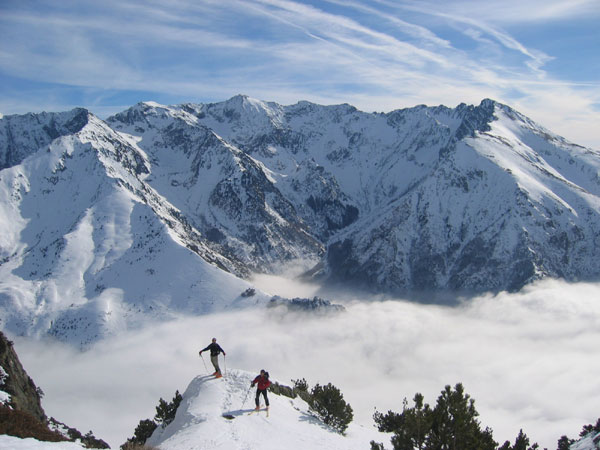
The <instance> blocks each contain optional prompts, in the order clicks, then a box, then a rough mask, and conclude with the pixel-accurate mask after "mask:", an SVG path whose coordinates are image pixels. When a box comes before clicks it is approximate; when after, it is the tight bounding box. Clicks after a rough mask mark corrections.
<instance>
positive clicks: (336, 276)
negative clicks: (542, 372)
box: [108, 96, 600, 291]
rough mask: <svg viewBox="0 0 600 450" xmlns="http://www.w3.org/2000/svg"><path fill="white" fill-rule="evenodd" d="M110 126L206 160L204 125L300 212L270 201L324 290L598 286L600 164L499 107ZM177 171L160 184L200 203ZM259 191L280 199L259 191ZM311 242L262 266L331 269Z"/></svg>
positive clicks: (229, 231) (193, 108) (293, 110)
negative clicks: (296, 260)
mask: <svg viewBox="0 0 600 450" xmlns="http://www.w3.org/2000/svg"><path fill="white" fill-rule="evenodd" d="M108 123H109V124H110V125H111V126H112V127H113V128H114V129H116V130H120V131H126V132H128V133H131V134H134V135H137V136H139V137H140V138H141V141H140V142H139V145H140V146H141V147H142V148H144V149H150V148H152V149H159V148H161V149H163V150H167V149H168V152H167V154H168V155H169V156H168V157H169V158H171V157H173V153H176V152H185V151H192V148H193V147H194V146H195V147H196V149H200V148H204V144H203V142H202V141H194V140H193V139H189V136H190V134H191V130H194V129H198V128H200V129H205V128H204V127H207V128H208V129H210V130H212V132H213V133H215V134H216V135H218V136H219V137H221V138H222V139H224V140H225V141H226V142H228V143H229V144H230V145H231V146H232V147H233V148H236V149H239V150H241V151H242V152H243V154H245V155H248V156H249V157H250V158H251V159H252V160H253V161H255V162H256V164H258V165H259V166H260V167H261V168H262V169H263V172H264V173H265V174H266V177H265V178H266V182H267V183H269V184H270V186H271V189H272V190H273V192H277V193H278V194H279V193H281V194H282V195H283V197H284V198H285V199H287V200H288V201H289V203H290V204H291V205H292V207H293V208H292V209H289V210H287V211H290V213H289V214H285V215H284V214H281V213H280V211H279V210H277V209H275V208H272V207H271V208H268V207H269V206H270V203H269V202H268V201H266V202H264V205H265V208H267V209H270V210H273V209H275V210H276V211H278V212H279V215H280V216H281V217H282V218H283V219H284V220H286V222H288V224H294V225H295V224H298V227H299V228H300V229H302V230H306V231H307V232H308V233H309V234H311V235H312V236H313V237H314V238H316V239H317V241H318V242H319V243H320V244H321V245H323V246H326V248H327V251H326V254H325V255H324V257H322V258H321V261H320V264H319V265H318V266H317V267H316V268H315V269H314V271H313V273H314V274H316V275H319V276H320V277H321V278H322V279H325V280H328V281H339V282H341V283H343V284H346V283H348V281H352V282H354V283H356V284H360V285H362V286H368V287H370V288H372V289H374V290H377V291H381V290H389V291H406V290H413V291H414V290H417V291H418V290H439V289H452V290H475V291H484V290H503V289H510V290H516V289H519V288H520V287H522V286H523V285H525V284H527V283H529V282H531V281H533V280H535V279H539V278H543V277H547V276H550V277H561V278H565V279H568V280H577V279H590V278H595V277H597V276H598V274H600V260H599V259H598V258H597V256H598V251H599V250H598V248H599V247H598V245H596V244H597V242H596V241H597V239H598V236H599V232H600V228H599V225H598V224H599V223H600V222H599V221H598V220H597V219H598V213H599V211H600V202H599V199H598V194H599V192H600V183H599V175H598V174H599V173H600V172H599V169H600V159H599V156H600V154H599V153H598V152H595V151H593V150H590V149H585V148H582V147H580V146H577V145H573V144H570V143H568V142H566V141H565V140H564V139H562V138H560V137H559V136H556V135H553V134H552V133H551V132H549V131H547V130H545V129H544V128H543V127H541V126H539V125H537V124H535V123H534V122H533V121H531V120H529V119H528V118H526V117H524V116H523V115H521V114H519V113H518V112H516V111H514V110H512V109H511V108H509V107H508V106H505V105H502V104H499V103H497V102H494V101H492V100H484V101H483V102H482V103H481V104H480V105H479V106H467V105H459V106H458V107H457V108H455V109H450V108H446V107H443V106H440V107H435V108H429V107H425V106H417V107H415V108H411V109H405V110H398V111H393V112H391V113H389V114H377V113H373V114H367V113H364V112H361V111H358V110H356V109H355V108H353V107H351V106H349V105H338V106H320V105H315V104H311V103H308V102H300V103H298V104H296V105H292V106H281V105H277V104H275V103H267V102H261V101H258V100H254V99H251V98H248V97H245V96H236V97H234V98H232V99H230V100H228V101H226V102H222V103H217V104H208V105H191V104H187V105H180V106H174V107H166V106H160V105H156V104H139V105H136V106H134V107H133V108H131V109H129V110H127V111H125V112H123V113H121V114H118V115H116V116H114V117H112V118H110V119H109V120H108ZM157 129H159V130H162V131H157ZM182 129H185V130H190V131H187V132H185V131H182ZM167 136H177V140H175V139H171V140H169V139H167ZM198 151H200V150H198ZM152 154H153V157H154V158H156V163H157V164H156V165H159V166H161V167H165V166H168V167H172V166H171V165H170V164H168V163H167V162H166V161H165V159H166V157H165V156H161V155H159V154H158V150H157V151H153V153H152ZM189 167H190V165H189V164H186V165H185V168H187V169H189ZM192 167H196V166H192ZM169 170H170V169H169ZM180 173H181V171H180V170H179V169H177V170H172V171H171V172H169V174H168V175H166V179H165V176H164V175H163V177H162V179H161V180H159V179H158V176H157V177H156V178H154V179H153V180H151V181H150V183H151V184H152V183H154V185H155V186H156V188H157V189H158V190H159V191H161V192H162V189H163V188H164V187H165V186H167V185H168V186H171V187H172V189H171V191H178V192H183V193H184V194H177V197H181V196H189V192H190V190H189V188H188V186H189V185H190V184H191V183H192V182H191V181H188V182H187V184H186V181H185V180H191V177H190V176H189V175H188V176H187V178H185V177H181V175H180ZM194 173H198V171H197V169H195V170H194ZM163 174H164V169H163ZM201 179H206V178H205V177H202V178H201ZM247 179H248V178H247ZM220 180H221V181H219V182H222V180H223V178H220ZM208 181H209V184H208V186H207V187H208V189H209V190H210V193H211V194H214V193H215V192H218V193H219V195H218V196H217V198H213V202H215V203H216V204H217V205H218V204H219V200H218V198H221V199H222V198H223V196H224V195H227V193H229V192H230V191H228V190H215V189H214V188H213V186H214V185H215V184H216V182H215V181H214V180H213V179H210V178H209V179H208ZM248 181H249V182H251V183H252V186H257V187H258V188H259V189H260V190H261V192H263V191H265V190H268V189H266V188H265V187H264V186H265V185H264V184H263V180H261V182H256V181H254V180H252V181H250V180H248ZM227 183H228V186H229V183H230V181H227ZM241 184H242V186H243V185H244V183H241ZM205 186H206V182H205ZM208 195H210V194H204V198H205V197H207V196H208ZM236 196H237V197H239V191H236ZM236 196H234V198H237V197H236ZM167 197H169V198H173V197H176V195H175V194H174V193H173V195H167ZM187 198H189V197H187ZM197 198H202V197H200V196H197V195H195V196H194V199H197ZM265 198H267V197H265ZM278 198H279V197H278ZM221 201H222V200H221ZM239 204H240V203H239V202H238V205H239ZM178 207H180V208H181V209H182V210H184V211H186V213H188V214H190V215H194V214H195V215H196V216H198V211H200V214H203V215H202V216H201V217H199V218H198V219H197V220H195V223H196V224H198V225H199V226H200V227H201V222H204V223H205V224H206V225H205V228H207V229H211V228H209V227H214V228H218V229H220V230H221V232H222V233H223V234H224V235H225V237H223V236H222V235H220V234H219V235H218V237H219V238H220V239H221V241H226V242H227V241H228V240H231V241H232V242H233V243H234V244H235V245H237V244H238V241H239V240H242V241H244V242H245V243H246V245H248V243H249V241H248V237H250V238H252V234H251V233H247V232H246V231H245V230H240V229H236V227H239V225H238V224H239V223H240V222H244V220H243V219H242V218H237V217H235V214H233V211H231V210H229V211H230V212H229V213H227V212H225V216H226V217H224V216H223V214H221V215H219V214H217V213H212V212H211V209H210V208H207V207H206V204H199V203H194V202H187V204H186V202H179V203H178ZM251 209H252V210H255V205H254V204H253V205H251ZM238 210H239V209H234V211H238ZM259 210H260V209H259ZM220 211H221V212H222V211H223V208H221V209H220ZM266 215H267V214H263V216H266ZM209 216H212V217H209ZM240 219H242V220H240ZM234 223H235V224H236V225H234ZM262 223H263V224H265V226H266V227H267V228H268V229H269V230H271V229H272V228H273V226H272V225H270V224H268V222H266V221H263V222H262ZM303 224H305V226H304V227H302V225H303ZM201 228H202V227H201ZM207 231H208V230H207ZM272 233H273V232H271V233H266V234H267V235H268V236H271V235H272ZM277 235H278V236H281V233H278V234H277ZM256 236H257V237H259V236H260V235H259V234H256ZM254 242H255V241H254ZM310 243H312V242H310V241H301V240H299V239H294V238H290V237H289V235H288V237H287V239H284V240H283V241H281V240H279V239H277V240H276V242H275V243H274V242H273V240H270V241H269V245H268V246H266V247H263V248H261V249H259V250H255V251H254V252H253V253H252V257H253V258H255V261H258V262H259V264H258V265H259V269H260V266H261V265H263V264H265V263H268V262H270V261H281V256H284V257H286V256H288V255H290V256H297V255H298V254H304V255H305V256H307V257H317V256H319V252H318V246H316V245H315V246H310V245H309V244H310ZM298 244H300V247H299V246H298ZM254 245H257V244H256V242H255V243H254ZM288 246H291V247H293V248H295V249H302V250H296V252H294V251H292V250H289V249H288ZM281 247H283V248H284V249H285V250H281ZM232 251H233V252H235V251H236V250H232ZM238 252H239V250H238ZM273 253H276V255H275V256H273ZM256 258H258V259H256ZM262 267H263V270H272V269H270V268H269V267H268V266H266V267H265V266H264V265H263V266H262Z"/></svg>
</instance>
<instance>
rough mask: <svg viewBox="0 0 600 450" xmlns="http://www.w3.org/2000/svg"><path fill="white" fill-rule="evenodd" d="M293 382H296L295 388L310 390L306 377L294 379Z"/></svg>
mask: <svg viewBox="0 0 600 450" xmlns="http://www.w3.org/2000/svg"><path fill="white" fill-rule="evenodd" d="M292 383H293V384H294V389H295V390H298V391H304V392H308V383H307V382H306V380H305V379H304V378H302V379H300V380H292Z"/></svg>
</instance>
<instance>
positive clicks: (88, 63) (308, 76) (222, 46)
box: [0, 0, 600, 146]
mask: <svg viewBox="0 0 600 450" xmlns="http://www.w3.org/2000/svg"><path fill="white" fill-rule="evenodd" d="M27 5H28V4H24V6H20V7H19V6H16V5H13V7H7V6H6V5H4V6H3V7H2V14H1V15H0V37H1V38H2V40H3V42H11V45H10V46H3V48H2V49H1V50H0V67H1V68H2V69H0V77H2V76H3V75H4V76H7V77H11V78H12V79H13V81H15V80H17V81H19V83H18V87H19V89H11V90H7V91H6V92H4V93H3V94H2V95H1V96H0V108H2V109H3V112H5V113H10V112H13V111H11V110H10V108H11V107H12V106H11V105H15V104H22V105H25V104H31V106H32V107H33V108H34V110H35V103H36V97H38V100H37V101H38V102H39V103H41V104H44V103H49V104H51V103H52V102H50V101H48V99H49V98H56V96H57V95H58V96H59V97H60V95H63V97H67V96H70V97H69V101H68V102H65V101H64V100H63V103H64V104H72V103H77V102H76V100H77V99H76V98H75V97H74V94H75V93H76V92H77V89H80V93H79V95H80V99H82V100H83V99H85V100H86V101H88V102H89V104H86V105H81V106H88V107H90V106H92V105H93V106H99V105H101V104H102V103H101V102H102V99H105V98H111V99H113V101H114V99H116V98H118V96H119V92H121V93H122V94H123V97H126V98H131V97H135V96H136V94H135V93H136V92H137V93H138V94H137V96H138V97H141V98H139V100H150V99H152V98H149V96H154V97H155V98H154V100H157V101H164V99H167V101H166V102H168V103H175V102H179V101H215V100H223V99H225V98H227V97H229V96H231V95H235V94H237V93H245V94H248V95H251V96H254V97H258V98H261V99H264V100H274V101H278V102H280V103H295V102H296V101H298V100H303V99H306V100H312V101H319V102H325V103H341V102H347V103H351V104H354V105H355V106H357V107H359V108H361V109H366V110H390V109H396V108H401V107H406V106H413V105H414V104H417V103H427V104H446V105H448V106H454V105H456V104H458V103H461V102H467V103H478V102H479V101H481V99H483V98H485V97H491V98H495V99H497V100H500V101H504V102H506V103H509V104H511V105H513V106H515V105H516V104H517V103H518V104H520V105H526V107H527V110H528V113H530V114H531V113H532V115H533V117H532V118H533V119H535V120H538V121H540V122H541V123H542V124H543V125H545V126H547V127H548V128H550V129H552V130H553V131H556V132H558V133H560V134H563V135H566V137H567V138H570V139H572V140H575V141H576V142H578V143H582V144H594V145H596V146H598V145H600V136H599V135H598V132H597V131H593V130H595V129H596V127H595V126H592V124H593V123H596V120H597V113H598V110H599V109H600V108H599V107H598V103H599V102H600V99H599V94H598V92H599V91H600V90H599V89H598V86H599V85H600V82H598V80H597V77H594V78H592V79H587V80H586V79H582V78H581V77H579V78H578V79H570V78H568V77H567V78H565V77H564V76H562V75H561V74H559V73H556V71H555V69H556V67H557V66H558V67H561V68H564V67H565V66H560V65H559V64H557V60H558V59H559V58H560V55H559V54H557V53H552V52H551V51H549V50H548V49H546V48H545V49H540V48H537V47H536V44H535V41H534V42H533V43H529V42H527V39H526V38H524V37H522V35H523V33H521V35H519V33H518V32H515V31H518V30H519V29H520V28H519V26H520V24H523V23H525V21H528V24H529V25H531V26H535V27H537V28H536V29H539V30H542V31H543V30H544V29H543V26H544V24H546V23H553V24H554V23H562V22H560V21H561V20H563V21H564V20H583V19H582V18H590V17H598V16H600V11H598V6H597V5H598V3H597V2H593V1H584V0H581V1H578V2H576V3H569V8H566V7H565V4H564V2H559V1H551V2H541V1H539V2H538V1H535V2H517V1H516V0H515V1H512V0H511V2H510V5H509V6H507V5H506V2H500V1H497V2H496V1H493V2H486V3H485V7H483V6H482V4H481V2H475V1H452V2H446V3H445V4H444V6H443V8H442V7H440V6H439V4H438V3H435V2H422V1H420V2H414V1H408V0H406V1H400V2H391V1H389V0H377V1H375V2H366V1H362V0H351V1H349V2H342V1H340V0H327V1H324V2H313V3H311V2H299V1H293V0H246V1H240V0H222V1H218V2H217V1H212V0H211V1H204V2H192V1H188V0H170V1H167V2H156V1H151V2H141V1H138V0H127V1H120V2H117V1H114V0H109V1H107V2H102V3H99V4H90V3H87V2H84V3H81V2H66V3H65V2H63V3H61V4H60V6H59V5H55V4H54V3H53V2H42V1H39V2H38V4H37V6H39V7H37V8H34V7H30V6H27ZM529 25H528V26H529ZM540 32H541V31H540ZM526 35H527V33H525V34H524V36H526ZM583 67H585V66H583ZM590 73H595V72H590ZM44 83H46V84H48V83H49V84H50V85H48V86H46V91H45V92H46V97H47V98H39V97H42V96H43V95H40V91H39V90H36V91H35V92H36V93H35V95H32V94H30V93H31V92H32V91H33V90H35V88H36V87H39V86H40V85H41V84H44ZM557 86H558V88H557ZM52 90H53V91H54V93H53V92H51V91H52ZM84 90H85V93H84ZM107 91H109V92H110V95H106V92H107ZM94 92H96V93H97V97H95V98H94V97H93V93H94ZM548 92H550V93H554V94H555V95H558V93H560V100H561V104H562V108H564V109H567V110H569V109H571V106H570V105H573V104H576V105H579V106H582V105H583V106H584V107H585V109H584V111H583V112H582V114H580V115H579V117H578V119H577V120H578V124H576V126H575V127H573V126H571V125H573V124H570V125H569V126H566V125H564V121H563V120H561V119H562V118H561V117H560V115H559V114H557V111H561V110H560V109H558V110H557V109H554V107H553V108H552V109H550V108H547V107H545V106H544V100H545V99H546V98H547V93H548ZM57 93H58V94H57ZM29 99H31V100H29ZM80 101H81V100H80ZM555 103H556V102H553V106H555ZM117 104H118V105H123V104H126V102H124V101H121V102H117ZM113 106H114V105H113ZM57 108H58V109H60V108H61V105H60V102H57ZM104 109H105V110H106V104H104ZM21 111H22V109H21ZM576 129H577V130H578V131H577V132H576V133H571V132H570V131H571V130H576Z"/></svg>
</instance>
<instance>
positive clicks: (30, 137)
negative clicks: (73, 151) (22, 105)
mask: <svg viewBox="0 0 600 450" xmlns="http://www.w3.org/2000/svg"><path fill="white" fill-rule="evenodd" d="M88 114H89V113H88V111H87V110H85V109H83V108H75V109H73V110H72V111H69V112H64V113H42V114H25V115H11V116H5V117H3V118H2V120H0V170H2V169H4V168H6V167H12V166H14V165H16V164H19V163H20V162H21V161H23V160H24V159H25V158H26V157H27V156H29V155H31V154H32V153H35V152H37V151H38V150H39V149H40V148H43V147H45V146H47V145H48V144H50V142H52V141H53V140H54V139H56V138H59V137H61V136H67V135H69V134H73V133H77V132H78V131H80V130H81V129H82V128H83V127H84V126H85V125H86V124H87V122H88Z"/></svg>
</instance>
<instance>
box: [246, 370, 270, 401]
mask: <svg viewBox="0 0 600 450" xmlns="http://www.w3.org/2000/svg"><path fill="white" fill-rule="evenodd" d="M255 384H257V385H258V386H257V388H256V408H255V410H256V411H258V410H259V409H260V406H259V405H260V402H259V397H260V394H262V395H263V397H265V404H266V405H267V409H269V398H268V397H267V389H268V388H269V386H271V382H270V381H269V372H266V371H265V370H264V369H263V370H261V371H260V375H258V376H257V377H256V378H255V379H254V381H253V382H252V384H251V385H250V386H251V387H254V385H255Z"/></svg>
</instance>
